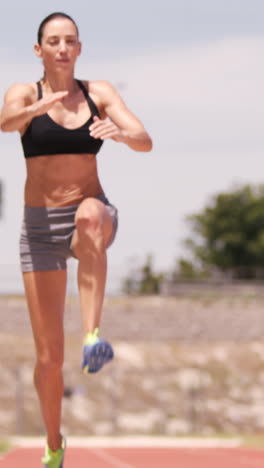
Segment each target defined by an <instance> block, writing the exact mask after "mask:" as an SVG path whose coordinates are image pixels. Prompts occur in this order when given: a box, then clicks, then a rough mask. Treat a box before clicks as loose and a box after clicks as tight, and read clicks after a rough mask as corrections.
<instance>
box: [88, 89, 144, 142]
mask: <svg viewBox="0 0 264 468" xmlns="http://www.w3.org/2000/svg"><path fill="white" fill-rule="evenodd" d="M93 88H94V89H93ZM90 90H91V92H93V91H94V92H95V93H96V94H97V96H99V98H100V101H101V102H102V107H103V109H104V112H105V115H106V116H107V117H108V119H100V118H99V117H94V122H93V123H92V124H91V125H90V127H89V130H90V134H91V136H93V137H94V138H101V139H102V140H106V139H108V138H111V139H112V140H115V141H118V142H122V143H126V144H127V145H128V146H129V147H130V148H132V149H133V150H135V151H151V149H152V140H151V138H150V136H149V135H148V133H147V131H146V130H145V128H144V126H143V124H142V123H141V122H140V120H139V119H138V118H137V117H136V116H135V115H133V114H132V112H130V110H129V109H128V108H127V107H126V105H125V103H124V101H123V100H122V98H121V97H120V95H119V94H118V93H117V91H116V90H115V89H114V88H113V87H112V86H111V85H110V83H108V82H107V81H100V82H98V81H97V82H93V84H91V86H90Z"/></svg>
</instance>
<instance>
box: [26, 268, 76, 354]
mask: <svg viewBox="0 0 264 468" xmlns="http://www.w3.org/2000/svg"><path fill="white" fill-rule="evenodd" d="M23 280H24V286H25V293H26V298H27V303H28V309H29V314H30V319H31V324H32V330H33V335H34V340H35V343H36V349H37V353H38V355H39V357H40V358H42V359H44V360H45V359H47V360H49V359H50V358H51V357H52V358H53V359H59V360H60V359H63V341H64V333H63V316H64V306H65V295H66V280H67V273H66V270H57V271H32V272H27V273H24V274H23Z"/></svg>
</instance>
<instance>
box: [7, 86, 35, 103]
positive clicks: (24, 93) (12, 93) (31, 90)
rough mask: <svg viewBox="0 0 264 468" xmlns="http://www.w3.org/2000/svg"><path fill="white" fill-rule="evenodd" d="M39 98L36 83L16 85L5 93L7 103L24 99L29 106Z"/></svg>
mask: <svg viewBox="0 0 264 468" xmlns="http://www.w3.org/2000/svg"><path fill="white" fill-rule="evenodd" d="M36 97H37V85H36V83H15V84H13V85H12V86H10V88H8V90H7V91H6V93H5V102H10V101H13V100H14V99H16V100H17V99H23V100H25V101H26V102H27V103H28V104H31V103H32V102H34V101H35V100H36Z"/></svg>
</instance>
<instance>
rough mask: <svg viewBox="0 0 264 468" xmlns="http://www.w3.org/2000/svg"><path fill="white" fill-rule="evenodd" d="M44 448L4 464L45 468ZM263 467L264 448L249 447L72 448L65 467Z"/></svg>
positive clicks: (24, 451) (9, 457) (15, 454)
mask: <svg viewBox="0 0 264 468" xmlns="http://www.w3.org/2000/svg"><path fill="white" fill-rule="evenodd" d="M42 454H43V450H42V449H40V448H17V449H14V450H13V451H11V452H10V453H8V454H6V455H5V456H4V457H2V458H1V459H0V468H18V467H19V468H41V466H42V465H41V463H40V458H41V456H42ZM88 467H91V468H177V467H179V468H263V467H264V450H261V449H246V448H149V447H148V448H146V447H145V448H142V447H140V448H124V447H122V448H117V447H115V448H109V447H107V448H68V449H67V452H66V459H65V463H64V468H88Z"/></svg>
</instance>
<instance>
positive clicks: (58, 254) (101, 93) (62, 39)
mask: <svg viewBox="0 0 264 468" xmlns="http://www.w3.org/2000/svg"><path fill="white" fill-rule="evenodd" d="M35 53H36V55H37V57H39V58H41V59H42V61H43V65H44V77H43V78H42V79H41V80H40V81H39V82H38V83H29V84H17V85H14V86H12V87H11V88H9V90H8V91H7V93H6V95H5V99H4V105H3V108H2V111H1V129H2V130H3V131H4V132H12V131H15V130H18V131H19V132H20V134H21V142H22V146H23V150H24V155H25V158H26V168H27V179H26V184H25V210H24V221H23V226H22V234H21V239H20V254H21V265H22V272H23V280H24V285H25V292H26V297H27V303H28V308H29V313H30V318H31V323H32V329H33V334H34V340H35V345H36V354H37V359H36V367H35V372H34V381H35V385H36V389H37V392H38V395H39V399H40V405H41V410H42V414H43V419H44V424H45V427H46V431H47V447H46V453H45V456H44V458H43V463H44V466H45V467H50V468H51V467H52V468H59V467H60V468H62V466H63V456H64V449H65V442H64V440H63V438H62V436H61V433H60V421H61V402H62V397H63V377H62V364H63V348H64V337H63V313H64V301H65V290H66V259H67V258H68V257H70V256H74V257H76V258H77V259H78V287H79V294H80V307H81V313H82V319H83V331H84V348H83V349H84V350H83V363H82V368H83V371H84V372H96V371H98V370H99V369H100V368H101V367H102V366H103V365H104V364H105V363H106V362H108V361H109V360H110V359H112V358H113V350H112V347H111V345H110V344H109V343H108V342H106V341H104V340H102V339H100V338H99V336H98V329H99V324H100V315H101V309H102V303H103V298H104V288H105V280H106V249H107V247H109V245H110V244H111V243H112V241H113V240H114V237H115V234H116V229H117V210H116V208H115V207H114V206H113V205H111V204H110V203H109V201H108V199H107V198H106V196H105V194H104V191H103V189H102V186H101V184H100V181H99V178H98V174H97V167H96V154H97V153H98V151H99V150H100V148H101V146H102V144H103V142H104V140H106V139H112V140H115V141H116V142H122V143H125V144H127V145H128V146H129V147H130V148H132V149H133V150H135V151H150V150H151V148H152V142H151V139H150V137H149V135H148V134H147V132H146V130H145V129H144V127H143V125H142V123H141V122H140V121H139V120H138V119H137V118H136V117H135V116H134V115H133V114H132V113H131V112H130V111H129V110H128V109H127V107H126V106H125V104H124V102H123V101H122V99H121V98H120V96H119V95H118V93H117V92H116V91H115V89H114V88H113V87H112V86H111V85H110V84H109V83H108V82H106V81H94V82H93V81H90V82H87V81H79V80H77V79H75V78H74V66H75V62H76V60H77V57H78V56H79V55H80V53H81V43H80V41H79V33H78V28H77V25H76V23H75V22H74V21H73V19H72V18H71V17H69V16H68V15H66V14H64V13H53V14H51V15H49V16H48V17H47V18H45V19H44V20H43V21H42V23H41V25H40V27H39V31H38V43H37V44H36V45H35Z"/></svg>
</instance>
